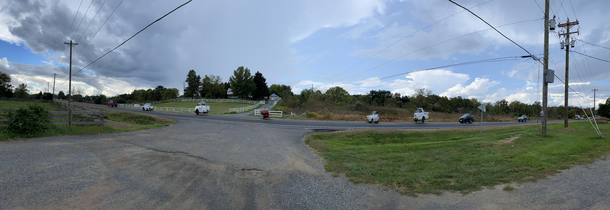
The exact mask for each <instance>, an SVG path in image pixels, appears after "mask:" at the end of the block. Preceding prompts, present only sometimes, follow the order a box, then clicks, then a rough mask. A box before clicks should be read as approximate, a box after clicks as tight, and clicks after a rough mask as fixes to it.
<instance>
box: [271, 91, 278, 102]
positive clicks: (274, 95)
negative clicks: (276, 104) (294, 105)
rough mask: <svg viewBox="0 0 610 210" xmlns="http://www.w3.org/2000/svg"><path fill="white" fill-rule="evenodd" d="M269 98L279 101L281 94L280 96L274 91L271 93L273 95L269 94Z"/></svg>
mask: <svg viewBox="0 0 610 210" xmlns="http://www.w3.org/2000/svg"><path fill="white" fill-rule="evenodd" d="M269 100H272V101H277V100H280V96H278V95H277V94H275V93H274V94H271V95H270V96H269Z"/></svg>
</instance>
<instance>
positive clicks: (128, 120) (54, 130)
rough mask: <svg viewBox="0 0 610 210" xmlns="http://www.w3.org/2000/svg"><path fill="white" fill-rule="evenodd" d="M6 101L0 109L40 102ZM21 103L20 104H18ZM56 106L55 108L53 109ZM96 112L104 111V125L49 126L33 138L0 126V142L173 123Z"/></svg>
mask: <svg viewBox="0 0 610 210" xmlns="http://www.w3.org/2000/svg"><path fill="white" fill-rule="evenodd" d="M2 102H6V101H0V108H9V107H4V106H9V105H10V106H15V105H16V106H17V107H18V106H21V104H27V103H40V102H19V101H17V102H16V103H17V104H15V103H13V102H11V104H6V103H2ZM18 103H21V104H18ZM42 104H44V105H45V106H49V107H48V109H49V110H52V111H61V110H62V109H61V107H60V106H57V105H55V104H53V103H42ZM54 106H56V107H54ZM91 108H95V109H98V110H102V111H106V114H105V116H107V117H108V119H105V121H106V124H105V125H72V127H69V126H68V125H54V124H51V125H50V127H49V129H47V130H46V131H44V132H41V133H38V134H36V135H34V136H18V135H17V136H14V135H11V134H8V133H6V132H4V127H5V126H6V125H2V126H0V131H2V132H0V141H4V140H11V139H21V138H33V137H49V136H63V135H81V134H101V133H117V132H127V131H136V130H145V129H151V128H158V127H163V126H169V125H171V124H173V123H175V121H173V120H170V119H166V118H161V117H154V116H150V115H144V114H136V113H130V112H123V111H117V110H113V109H104V108H99V107H91Z"/></svg>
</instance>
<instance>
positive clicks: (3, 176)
mask: <svg viewBox="0 0 610 210" xmlns="http://www.w3.org/2000/svg"><path fill="white" fill-rule="evenodd" d="M131 111H135V112H138V110H131ZM139 112H142V111H139ZM148 114H153V115H159V116H165V117H170V118H173V119H176V120H178V122H177V123H176V124H174V125H172V126H167V127H163V128H158V129H151V130H144V131H136V132H128V133H115V134H101V135H76V136H59V137H46V138H35V139H27V140H24V141H10V142H0V209H609V208H610V191H608V186H610V179H608V178H607V175H608V174H610V161H607V160H600V161H597V162H595V163H593V164H589V165H585V166H575V167H573V168H571V169H569V170H566V171H563V172H562V173H560V174H558V175H556V176H553V177H549V178H548V179H545V180H539V181H538V182H536V183H525V184H523V185H520V186H517V185H513V186H515V187H516V188H517V190H515V191H512V192H504V191H502V187H503V186H497V187H496V188H495V189H486V190H482V191H477V192H474V193H472V194H468V195H460V194H455V193H447V192H445V193H443V194H442V195H440V196H437V195H420V196H419V197H415V198H414V197H408V196H402V195H400V194H398V193H396V192H394V191H392V190H388V189H385V188H383V187H378V186H376V185H370V184H353V183H351V182H349V181H348V180H347V179H346V178H345V177H344V176H339V177H336V178H334V177H333V176H332V174H330V173H325V172H324V168H323V160H322V159H321V158H319V157H318V156H317V155H316V154H315V153H314V151H312V150H311V149H310V148H309V147H307V146H306V145H305V144H304V143H303V142H302V138H303V136H304V135H306V134H308V133H311V132H312V129H311V128H310V127H309V126H298V125H295V124H291V123H289V122H292V121H285V120H269V121H262V120H243V119H239V118H237V119H236V118H231V117H221V116H195V115H188V114H174V113H162V112H148ZM232 119H233V120H232ZM270 122H286V123H278V124H270ZM305 123H310V122H305ZM347 124H349V123H347ZM360 124H361V125H359V126H378V125H368V124H365V123H360ZM362 124H364V125H362ZM384 124H385V123H380V124H379V127H381V126H384ZM408 124H409V123H406V124H405V126H407V125H408ZM412 124H414V123H412ZM439 124H441V123H439ZM306 125H308V124H306ZM356 125H357V124H356ZM424 125H427V123H426V124H424ZM457 126H460V125H459V124H457ZM468 126H470V125H468ZM473 126H474V125H473ZM312 127H315V126H312ZM343 127H345V126H337V128H343ZM333 128H334V127H333ZM383 128H385V127H383Z"/></svg>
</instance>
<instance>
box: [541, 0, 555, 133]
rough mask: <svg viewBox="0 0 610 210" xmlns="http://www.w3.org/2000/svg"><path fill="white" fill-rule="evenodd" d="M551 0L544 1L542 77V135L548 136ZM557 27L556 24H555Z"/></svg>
mask: <svg viewBox="0 0 610 210" xmlns="http://www.w3.org/2000/svg"><path fill="white" fill-rule="evenodd" d="M549 1H550V0H545V1H544V58H543V59H544V63H543V64H542V65H543V71H544V76H543V77H542V113H543V114H542V135H543V136H546V124H547V116H548V115H549V114H548V112H547V111H546V106H547V100H548V97H547V95H548V92H549V84H548V83H547V81H546V75H547V72H548V69H549V25H551V24H550V23H549V4H550V3H549ZM553 27H555V26H553Z"/></svg>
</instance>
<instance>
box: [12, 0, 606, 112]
mask: <svg viewBox="0 0 610 210" xmlns="http://www.w3.org/2000/svg"><path fill="white" fill-rule="evenodd" d="M184 2H186V0H184ZM184 2H183V1H164V0H61V1H60V0H0V72H4V73H8V74H10V76H11V78H12V83H13V85H15V86H17V85H18V84H21V83H27V84H28V87H29V89H30V91H31V92H32V93H37V92H39V91H46V90H47V86H48V85H47V84H49V83H50V84H51V85H52V83H53V76H52V74H53V73H57V74H58V75H57V80H56V92H58V90H64V91H66V92H67V90H68V82H66V81H67V78H68V62H69V59H68V57H69V51H68V46H67V45H65V44H64V42H65V41H68V40H74V41H75V42H78V45H77V46H74V50H73V65H74V66H73V69H72V72H73V73H74V72H78V71H79V70H80V68H79V67H84V66H86V65H87V64H90V63H91V62H93V61H94V60H95V59H97V58H99V57H100V56H101V55H103V54H104V53H106V52H108V51H109V50H111V49H112V48H114V47H116V46H117V45H119V44H120V43H122V42H123V41H125V40H126V39H128V38H129V37H131V36H132V35H133V34H135V33H136V32H137V31H139V30H140V29H142V28H144V27H145V26H146V25H148V24H149V23H151V22H152V21H154V20H156V19H157V18H159V17H161V16H162V15H164V14H165V13H167V12H169V11H170V10H172V9H174V8H175V7H177V6H179V5H180V4H182V3H184ZM456 2H457V3H459V4H461V5H463V6H465V7H467V8H471V10H472V11H473V12H475V13H476V14H477V15H479V16H480V17H482V18H483V19H485V20H486V21H487V22H489V23H490V24H492V25H494V26H496V27H497V29H498V30H500V31H501V32H502V33H503V34H505V35H506V36H508V37H509V38H511V39H512V40H514V41H515V42H516V43H518V44H519V45H521V46H523V47H524V48H525V49H526V50H527V51H529V52H530V53H532V54H534V55H535V56H539V57H542V53H543V41H544V40H543V35H544V33H543V30H544V25H543V17H544V16H543V15H544V14H543V12H542V9H543V8H544V0H523V1H521V0H519V1H517V0H492V1H489V0H456ZM538 5H540V6H538ZM541 7H542V9H541ZM607 8H610V1H591V0H563V1H560V0H551V14H552V15H555V16H556V17H557V20H558V22H560V23H564V22H566V20H567V19H568V18H569V19H570V20H571V21H574V20H578V21H580V25H579V26H577V27H573V28H572V31H574V30H577V29H578V30H579V31H580V33H579V34H578V35H577V34H574V36H573V37H575V38H577V39H578V40H576V44H575V48H571V50H574V51H577V52H580V53H583V54H586V55H590V56H593V57H596V58H600V59H604V60H610V50H609V49H607V48H602V47H598V46H594V45H599V46H603V47H610V25H608V24H607V23H608V22H610V15H608V14H607ZM115 9H116V11H115ZM113 11H115V12H114V13H113ZM111 14H112V15H111ZM106 20H107V21H106ZM104 23H105V24H104ZM557 31H559V30H557ZM561 39H563V38H561ZM581 40H584V41H586V42H587V43H585V42H583V41H581ZM559 41H560V38H559V37H558V36H557V32H553V33H551V34H550V55H551V64H550V68H551V69H555V70H556V71H555V73H556V74H557V76H559V77H560V78H562V80H564V79H563V78H564V77H565V76H564V75H565V51H562V50H560V45H559ZM588 43H591V44H594V45H591V44H588ZM523 55H527V53H526V52H525V51H524V50H522V49H521V48H519V47H517V46H516V45H514V44H513V43H511V42H510V41H508V40H506V39H505V38H504V37H502V36H501V35H499V34H498V33H497V32H496V31H494V30H490V29H489V27H488V26H487V25H486V24H485V23H483V22H482V21H480V20H479V19H477V18H476V17H474V16H473V15H472V14H470V13H468V12H464V10H463V9H461V8H459V7H458V6H456V5H454V4H452V3H451V2H449V1H446V0H426V1H420V0H413V1H409V0H400V1H391V0H360V1H354V0H333V1H328V0H302V1H301V0H292V1H283V0H269V1H249V0H242V1H240V0H228V1H200V0H194V1H192V2H191V3H189V4H187V5H186V6H185V7H183V8H181V9H179V10H177V11H175V12H174V13H172V14H171V15H169V16H167V17H166V18H165V19H163V20H161V21H159V22H157V23H156V24H154V25H153V26H151V27H150V28H148V29H147V30H145V31H143V32H142V33H140V34H139V35H138V36H136V37H135V38H133V39H132V40H130V41H129V42H127V43H126V44H125V45H123V46H121V47H120V48H118V49H117V50H115V51H114V52H112V53H110V54H108V55H107V56H105V57H104V58H102V59H100V60H99V61H97V62H95V63H93V64H92V65H91V66H89V67H88V68H87V69H84V70H82V71H80V72H78V73H75V74H73V78H72V85H73V86H74V88H75V89H77V90H80V91H82V92H84V94H87V95H97V94H100V93H102V94H106V95H116V94H122V93H128V92H131V91H132V90H134V89H148V88H153V87H156V86H157V85H163V86H165V87H170V88H178V89H180V90H182V87H183V81H184V80H185V79H186V74H187V72H188V71H189V70H190V69H194V70H195V71H196V72H197V74H199V75H201V76H203V75H206V74H214V75H219V76H220V77H222V78H223V80H224V81H228V79H229V77H230V76H231V74H232V73H233V70H235V69H236V68H237V67H239V66H245V67H248V68H249V69H250V70H251V71H252V72H253V73H254V72H256V71H260V72H261V73H262V74H263V76H264V77H265V78H266V79H267V83H268V84H269V85H271V84H286V85H290V86H291V87H292V88H293V92H295V93H297V94H298V93H299V92H300V91H301V90H302V89H304V88H311V87H312V86H313V87H314V88H315V89H321V90H326V89H328V88H329V87H332V86H341V87H344V88H345V89H346V90H348V91H349V93H350V94H366V93H367V92H368V91H370V90H373V89H374V90H378V89H381V90H390V91H392V92H399V93H401V94H403V95H404V94H406V95H412V94H413V92H414V90H415V89H419V88H426V89H429V90H432V92H433V93H434V94H438V95H446V96H449V97H455V96H462V97H467V98H477V99H479V100H482V101H485V102H495V101H497V100H500V99H507V100H509V101H514V100H518V101H521V102H525V103H532V102H534V101H537V100H541V98H542V93H541V92H542V89H541V82H542V78H540V73H541V72H542V66H541V65H540V64H539V63H537V62H534V61H533V60H532V59H528V58H525V59H524V58H520V56H523ZM494 59H495V60H494ZM481 60H487V61H494V62H474V64H470V65H457V66H452V65H453V64H459V63H466V62H472V61H481ZM609 67H610V63H607V62H604V61H599V60H596V59H594V58H588V57H585V56H582V55H579V54H576V53H571V54H570V74H569V75H570V79H569V83H570V87H571V88H572V89H574V91H570V105H572V106H586V107H588V106H592V104H593V91H591V89H594V88H597V89H599V91H598V92H597V98H598V102H599V101H603V100H605V99H606V98H608V96H610V88H609V87H610V85H609V82H610V72H609V71H607V69H608V68H609ZM424 69H432V70H428V71H418V70H424ZM413 71H417V72H413ZM408 72H413V73H410V74H404V75H399V74H401V73H408ZM394 75H398V76H394ZM549 91H550V94H549V104H550V105H563V103H564V102H563V93H564V85H563V83H562V82H561V81H559V80H558V79H556V80H555V83H553V84H551V85H550V86H549Z"/></svg>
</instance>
